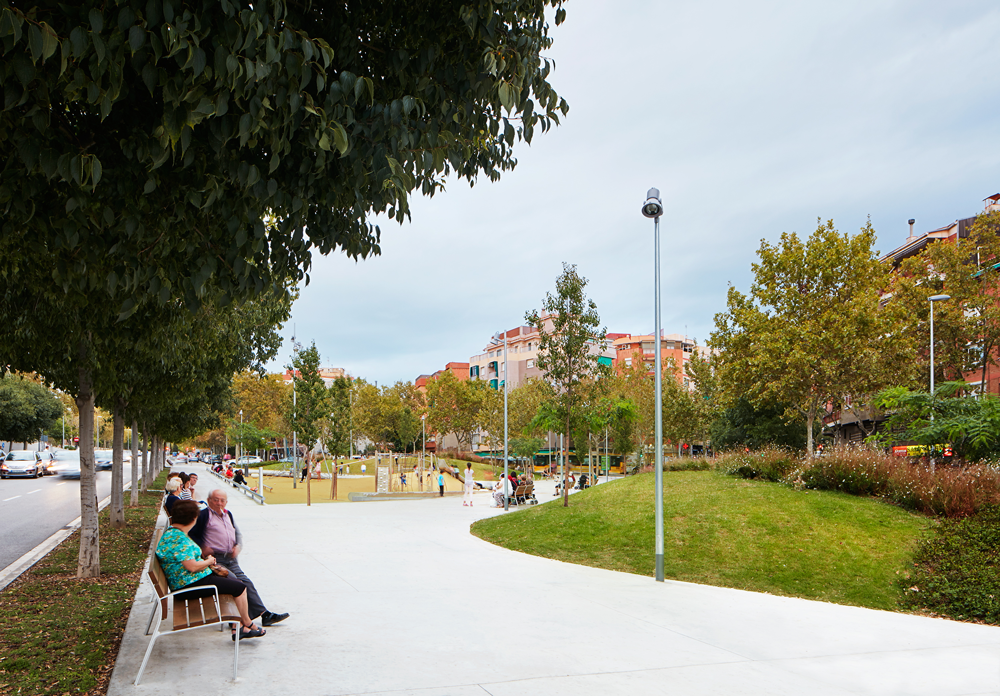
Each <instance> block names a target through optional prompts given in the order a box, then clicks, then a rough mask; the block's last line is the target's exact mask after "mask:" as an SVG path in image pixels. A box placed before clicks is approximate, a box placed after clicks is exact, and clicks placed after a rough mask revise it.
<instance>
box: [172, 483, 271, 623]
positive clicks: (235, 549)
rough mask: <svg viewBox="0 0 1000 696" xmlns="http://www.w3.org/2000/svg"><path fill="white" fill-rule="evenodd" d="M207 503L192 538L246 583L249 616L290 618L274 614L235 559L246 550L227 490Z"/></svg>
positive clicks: (268, 620) (214, 493)
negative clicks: (230, 507) (228, 504)
mask: <svg viewBox="0 0 1000 696" xmlns="http://www.w3.org/2000/svg"><path fill="white" fill-rule="evenodd" d="M207 502H208V507H207V508H206V509H204V510H202V511H201V512H200V513H199V514H198V521H197V522H195V524H194V527H193V528H192V529H191V531H190V532H188V536H190V537H191V541H193V542H194V543H195V544H197V545H198V546H200V547H201V549H202V552H203V553H210V554H211V555H213V556H215V558H216V560H217V561H218V563H219V565H221V566H225V567H226V568H228V569H229V572H230V573H232V574H233V575H234V576H235V577H236V579H237V580H239V581H240V582H242V583H243V584H244V585H246V588H247V604H248V605H249V613H250V618H256V617H258V616H259V617H260V622H261V624H262V625H264V626H271V625H273V624H276V623H278V622H279V621H284V620H285V619H287V618H288V614H275V613H274V612H271V611H268V610H267V607H265V606H264V602H263V601H262V600H261V598H260V595H259V594H258V593H257V588H256V587H254V584H253V582H252V581H251V580H250V578H248V577H247V576H246V573H244V572H243V569H242V568H240V564H239V561H237V560H236V558H237V557H238V556H239V555H240V551H242V550H243V535H242V534H241V533H240V528H239V527H237V526H236V520H235V519H234V518H233V513H231V512H230V511H229V510H227V509H226V503H228V502H229V496H228V495H227V494H226V492H225V491H223V490H220V489H216V490H214V491H212V492H211V493H209V494H208V501H207Z"/></svg>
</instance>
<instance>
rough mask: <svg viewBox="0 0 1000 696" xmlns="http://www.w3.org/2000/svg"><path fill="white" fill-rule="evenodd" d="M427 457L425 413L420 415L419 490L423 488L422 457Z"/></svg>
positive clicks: (424, 465)
mask: <svg viewBox="0 0 1000 696" xmlns="http://www.w3.org/2000/svg"><path fill="white" fill-rule="evenodd" d="M426 457H427V414H426V413H423V414H421V415H420V490H421V491H422V490H424V468H425V467H426V464H424V459H426Z"/></svg>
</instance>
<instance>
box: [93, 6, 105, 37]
mask: <svg viewBox="0 0 1000 696" xmlns="http://www.w3.org/2000/svg"><path fill="white" fill-rule="evenodd" d="M90 28H91V30H92V31H93V32H94V33H96V34H100V33H101V31H102V30H103V29H104V17H102V16H101V12H100V10H98V9H97V8H96V7H93V8H91V10H90Z"/></svg>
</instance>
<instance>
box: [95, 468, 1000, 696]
mask: <svg viewBox="0 0 1000 696" xmlns="http://www.w3.org/2000/svg"><path fill="white" fill-rule="evenodd" d="M204 483H208V480H207V479H206V480H205V481H204V482H203V484H204ZM611 485H613V483H612V484H611ZM202 487H204V486H202ZM199 493H200V494H201V495H206V494H207V493H208V489H207V488H206V489H205V490H204V491H201V490H200V491H199ZM539 497H540V500H542V502H546V501H547V500H552V497H551V493H549V494H548V495H545V494H544V493H543V494H542V495H541V496H539ZM229 502H230V509H231V510H232V511H233V514H234V515H235V516H236V519H237V522H238V523H239V525H240V526H241V528H242V530H243V534H244V537H245V539H246V542H247V547H246V549H245V551H244V553H243V554H242V555H241V557H240V561H241V564H242V565H243V568H244V570H246V572H247V574H248V575H249V576H250V577H251V578H252V579H253V580H254V582H255V583H256V584H257V587H258V589H259V591H260V593H261V595H262V597H263V599H264V601H265V603H267V604H268V608H269V609H271V610H273V611H288V612H291V617H290V618H289V619H288V620H287V621H285V622H284V623H281V624H278V625H276V626H273V627H271V628H270V629H268V634H267V635H266V636H265V637H263V638H260V639H255V640H250V641H247V642H245V643H242V644H241V648H240V666H239V673H240V677H239V680H238V681H237V682H235V683H234V682H233V681H231V674H232V672H231V668H232V642H231V641H230V639H229V635H228V632H226V634H224V635H222V634H220V633H219V632H217V631H214V630H212V629H204V630H198V631H191V632H188V633H186V634H181V635H177V636H166V637H164V638H162V639H161V640H159V641H157V645H156V647H155V649H154V651H153V654H152V656H151V658H150V662H149V665H148V666H147V667H146V672H145V674H144V675H143V682H142V684H141V685H140V686H139V687H134V686H132V680H133V679H134V678H135V674H136V672H137V670H138V667H139V663H140V662H141V659H142V655H143V653H144V651H145V649H146V646H147V644H148V638H147V637H146V636H144V635H143V631H144V629H145V624H146V620H147V618H148V615H149V608H150V605H149V604H147V603H146V600H147V598H148V597H149V596H150V595H149V590H148V587H147V586H146V585H145V584H144V585H143V588H142V589H141V590H140V592H139V595H138V597H137V603H136V605H135V607H134V608H133V611H132V615H131V617H130V618H129V624H128V628H127V630H126V634H125V637H124V639H123V641H122V647H121V652H120V653H119V656H118V662H117V664H116V667H115V671H114V675H113V677H112V680H111V685H110V688H109V691H108V694H109V695H110V696H120V695H122V694H156V695H160V694H162V695H163V696H178V695H181V694H192V695H195V694H197V695H198V696H206V695H209V694H240V693H244V694H257V693H267V694H289V695H291V694H295V695H296V696H299V695H302V694H331V695H333V694H339V695H346V694H369V695H372V694H395V695H397V696H400V695H404V694H412V695H413V696H418V695H419V696H445V695H448V696H473V695H483V694H491V695H493V696H514V695H519V696H520V695H525V694H527V695H535V694H537V695H539V696H542V695H544V696H563V695H566V696H570V695H572V696H585V695H587V694H602V695H603V694H629V695H630V696H635V695H638V696H644V695H645V694H761V695H763V694H821V695H825V694H831V695H832V694H873V695H874V694H878V695H879V696H882V695H886V694H905V695H908V696H909V695H922V694H927V695H928V696H931V695H933V696H942V695H948V694H954V695H956V696H957V695H972V694H1000V628H997V627H992V626H978V625H972V624H962V623H957V622H952V621H945V620H941V619H929V618H922V617H917V616H909V615H904V614H893V613H890V612H882V611H873V610H868V609H858V608H855V607H843V606H837V605H833V604H825V603H822V602H813V601H807V600H799V599H789V598H784V597H774V596H770V595H764V594H757V593H752V592H743V591H739V590H728V589H722V588H716V587H708V586H702V585H693V584H688V583H681V582H670V581H668V582H666V583H656V582H654V581H653V580H652V579H651V578H647V577H640V576H636V575H629V574H626V573H618V572H613V571H606V570H600V569H596V568H587V567H584V566H576V565H571V564H567V563H561V562H558V561H551V560H547V559H543V558H537V557H533V556H528V555H525V554H520V553H516V552H513V551H508V550H506V549H502V548H499V547H496V546H493V545H492V544H488V543H486V542H484V541H481V540H479V539H477V538H475V537H473V536H472V535H471V534H470V533H469V524H470V523H471V522H472V521H474V520H476V519H480V518H482V517H487V516H491V515H494V514H499V513H500V512H501V511H497V510H494V509H491V508H488V507H487V505H488V496H487V495H486V494H485V493H479V494H477V495H476V506H475V507H473V508H471V509H470V508H466V507H463V506H462V504H461V501H460V499H459V498H447V497H446V498H443V499H431V500H413V501H401V502H395V501H393V502H366V503H344V504H334V505H319V506H313V507H311V508H307V507H305V506H300V505H281V506H277V505H276V506H267V507H260V506H258V505H256V504H254V503H252V502H250V501H249V500H247V499H245V498H243V497H242V496H236V495H231V496H230V500H229ZM511 514H517V513H516V512H515V513H511ZM651 552H652V550H651Z"/></svg>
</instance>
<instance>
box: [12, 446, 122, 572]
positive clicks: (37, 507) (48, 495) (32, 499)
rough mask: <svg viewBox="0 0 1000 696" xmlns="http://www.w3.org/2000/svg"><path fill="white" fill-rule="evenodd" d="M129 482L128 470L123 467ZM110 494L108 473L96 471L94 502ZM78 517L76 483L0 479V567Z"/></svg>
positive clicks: (54, 478) (52, 479)
mask: <svg viewBox="0 0 1000 696" xmlns="http://www.w3.org/2000/svg"><path fill="white" fill-rule="evenodd" d="M123 471H124V480H125V482H126V483H127V482H129V481H131V480H132V468H131V467H130V466H129V465H126V466H125V467H124V468H123ZM110 493H111V472H110V471H98V472H97V499H98V500H103V499H104V498H105V497H106V496H108V495H109V494H110ZM79 516H80V481H79V480H78V479H76V480H74V479H70V480H67V479H64V478H61V477H60V476H58V475H57V476H46V477H44V478H40V479H34V478H8V479H3V480H0V529H2V530H3V543H2V544H0V568H6V567H7V566H8V565H9V564H11V563H13V562H14V561H16V560H17V559H18V558H20V557H21V555H22V554H25V553H27V552H28V551H30V550H31V549H33V548H35V547H36V546H37V545H38V544H40V543H42V542H43V541H44V540H45V539H47V538H48V537H49V536H51V535H52V534H54V533H55V532H57V531H59V530H60V529H62V528H63V527H65V526H66V525H67V524H69V523H70V522H72V521H73V520H74V519H76V518H77V517H79Z"/></svg>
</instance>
